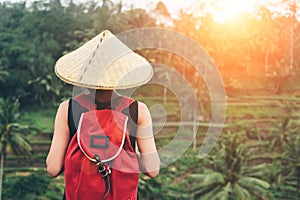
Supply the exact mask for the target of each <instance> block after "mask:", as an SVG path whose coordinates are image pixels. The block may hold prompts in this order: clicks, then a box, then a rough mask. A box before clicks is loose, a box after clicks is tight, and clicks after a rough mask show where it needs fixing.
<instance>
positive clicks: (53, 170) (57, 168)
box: [46, 101, 70, 177]
mask: <svg viewBox="0 0 300 200" xmlns="http://www.w3.org/2000/svg"><path fill="white" fill-rule="evenodd" d="M68 105H69V101H64V102H62V103H61V104H60V106H59V107H58V110H57V113H56V118H55V122H54V133H53V138H52V143H51V147H50V150H49V153H48V156H47V159H46V166H47V171H48V173H49V174H50V175H51V176H53V177H57V176H58V175H59V174H60V173H61V172H62V170H63V166H64V159H65V153H66V149H67V146H68V143H69V140H70V134H69V128H68Z"/></svg>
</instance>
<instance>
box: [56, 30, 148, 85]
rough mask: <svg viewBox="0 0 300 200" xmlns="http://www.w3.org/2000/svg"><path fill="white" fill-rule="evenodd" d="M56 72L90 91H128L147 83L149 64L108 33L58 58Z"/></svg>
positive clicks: (63, 78) (101, 34)
mask: <svg viewBox="0 0 300 200" xmlns="http://www.w3.org/2000/svg"><path fill="white" fill-rule="evenodd" d="M55 73H56V75H57V76H58V77H59V78H60V79H61V80H63V81H65V82H67V83H69V84H72V85H76V86H81V87H85V88H91V89H104V90H113V89H127V88H132V87H137V86H140V85H143V84H145V83H147V82H148V81H149V80H150V79H151V77H152V75H153V69H152V66H151V65H150V63H149V62H148V61H147V60H146V59H145V58H143V57H142V56H140V55H138V54H137V53H135V52H133V51H132V50H131V49H129V48H128V47H127V46H126V45H125V44H124V43H123V42H121V41H120V40H119V39H118V38H117V37H116V36H114V35H113V34H112V33H111V32H109V31H108V30H105V31H103V32H101V33H100V34H99V35H97V36H96V37H94V38H93V39H91V40H90V41H88V42H87V43H85V44H84V45H82V46H81V47H79V48H78V49H76V50H75V51H73V52H70V53H68V54H66V55H64V56H62V57H61V58H59V59H58V60H57V62H56V64H55Z"/></svg>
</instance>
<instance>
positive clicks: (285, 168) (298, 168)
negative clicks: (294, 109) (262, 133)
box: [280, 134, 300, 199]
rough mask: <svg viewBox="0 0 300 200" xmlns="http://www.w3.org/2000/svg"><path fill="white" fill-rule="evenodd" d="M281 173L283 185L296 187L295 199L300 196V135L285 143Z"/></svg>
mask: <svg viewBox="0 0 300 200" xmlns="http://www.w3.org/2000/svg"><path fill="white" fill-rule="evenodd" d="M281 164H282V165H281V170H280V175H281V177H283V181H282V182H283V185H284V186H285V187H286V186H290V187H292V188H294V189H295V190H294V191H293V193H294V194H293V195H292V196H294V197H295V199H298V198H299V197H300V135H299V134H297V135H296V136H295V137H291V138H289V139H288V141H287V142H286V143H285V144H284V151H283V154H282V157H281Z"/></svg>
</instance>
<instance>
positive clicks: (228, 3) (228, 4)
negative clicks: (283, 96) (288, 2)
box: [0, 0, 300, 21]
mask: <svg viewBox="0 0 300 200" xmlns="http://www.w3.org/2000/svg"><path fill="white" fill-rule="evenodd" d="M23 1H24V0H0V3H1V2H23ZM31 1H34V0H27V2H31ZM65 1H68V0H65ZM73 1H74V2H79V3H84V2H85V1H86V0H73ZM112 1H113V2H116V3H118V2H120V1H122V3H123V5H124V6H125V8H126V7H127V8H128V9H129V8H130V5H133V6H134V7H136V8H144V9H146V10H153V9H154V8H155V6H156V4H157V3H158V2H159V1H162V2H163V3H164V4H165V5H166V7H167V9H168V10H169V12H170V14H171V15H172V17H176V16H178V11H179V10H180V9H183V10H189V11H191V10H192V9H196V7H197V6H195V4H196V5H197V2H199V1H198V0H112ZM278 1H280V0H214V1H213V2H214V3H215V4H216V5H218V7H219V10H218V11H214V14H213V15H214V18H215V19H216V20H217V21H225V20H228V19H230V18H233V17H235V16H237V15H236V14H238V13H240V12H251V11H252V10H253V9H254V7H255V5H257V4H269V3H270V2H271V3H272V4H274V3H275V4H276V2H278ZM296 1H298V2H299V5H300V0H296ZM99 2H101V1H100V0H99ZM277 9H279V10H283V9H284V8H283V7H282V4H281V7H278V8H277ZM299 10H300V7H299ZM195 11H196V12H197V10H194V12H195ZM298 17H299V18H300V12H298Z"/></svg>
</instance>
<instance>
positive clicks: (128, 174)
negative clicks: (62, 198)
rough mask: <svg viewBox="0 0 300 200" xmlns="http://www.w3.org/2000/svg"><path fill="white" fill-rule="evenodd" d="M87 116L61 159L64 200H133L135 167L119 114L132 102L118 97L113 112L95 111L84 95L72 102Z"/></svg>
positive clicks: (127, 134) (126, 118)
mask: <svg viewBox="0 0 300 200" xmlns="http://www.w3.org/2000/svg"><path fill="white" fill-rule="evenodd" d="M74 99H75V100H76V101H77V102H78V103H79V104H80V105H81V106H82V107H84V108H86V109H87V110H88V112H84V113H82V114H81V117H80V120H79V125H78V128H77V132H76V133H75V135H74V137H73V138H72V139H71V141H70V144H69V147H68V149H67V152H66V156H65V165H64V168H65V169H64V171H65V172H64V175H65V185H66V188H65V195H66V199H67V200H81V199H82V200H94V199H95V200H100V199H104V200H112V199H113V200H123V199H124V200H129V199H130V200H136V199H137V191H138V180H139V165H138V160H137V157H136V154H135V151H134V149H133V147H132V145H131V143H130V138H129V132H128V127H127V121H128V116H126V115H125V114H123V113H122V112H121V111H122V110H123V109H125V108H128V107H129V105H130V104H131V103H132V102H133V100H132V99H130V98H127V97H121V99H120V100H119V102H118V105H112V107H113V108H107V109H103V110H97V109H96V108H95V106H94V104H93V103H92V101H91V100H90V99H88V98H87V96H86V95H80V96H77V97H75V98H74Z"/></svg>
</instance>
